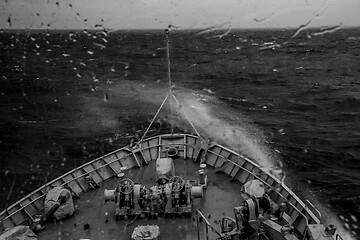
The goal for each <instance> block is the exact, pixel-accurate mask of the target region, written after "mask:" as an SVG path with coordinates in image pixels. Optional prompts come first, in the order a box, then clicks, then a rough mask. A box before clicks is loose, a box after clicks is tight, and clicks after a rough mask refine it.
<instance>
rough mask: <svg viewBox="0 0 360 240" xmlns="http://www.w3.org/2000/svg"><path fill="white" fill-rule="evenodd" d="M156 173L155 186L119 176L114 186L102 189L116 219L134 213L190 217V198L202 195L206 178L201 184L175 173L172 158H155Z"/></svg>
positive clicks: (142, 215) (151, 215) (154, 216)
mask: <svg viewBox="0 0 360 240" xmlns="http://www.w3.org/2000/svg"><path fill="white" fill-rule="evenodd" d="M203 171H204V170H203ZM156 173H157V181H156V182H157V185H153V186H145V185H142V184H140V183H134V181H133V180H131V179H130V178H122V179H121V181H120V182H119V184H118V186H117V187H116V188H115V189H113V190H107V189H106V190H105V191H104V198H105V202H107V201H112V202H115V203H116V220H120V219H127V218H134V217H135V216H141V217H147V218H156V217H158V216H159V215H164V216H165V217H171V216H177V215H178V216H187V217H190V216H191V212H192V204H193V199H195V198H202V197H203V185H204V184H205V180H204V182H203V183H202V184H200V183H194V182H192V181H190V180H184V179H183V178H182V177H180V176H176V175H175V171H174V163H173V160H172V159H171V158H159V159H157V161H156ZM203 175H205V173H204V174H203ZM205 177H206V176H203V178H204V179H205Z"/></svg>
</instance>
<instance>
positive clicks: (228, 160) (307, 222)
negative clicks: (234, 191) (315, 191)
mask: <svg viewBox="0 0 360 240" xmlns="http://www.w3.org/2000/svg"><path fill="white" fill-rule="evenodd" d="M208 152H211V153H213V154H216V153H215V152H212V151H210V150H208ZM238 156H239V157H241V158H243V159H244V160H246V161H248V162H251V163H252V161H251V160H249V159H248V158H246V157H245V156H242V155H238ZM220 157H222V156H220ZM223 159H224V160H225V161H227V162H230V163H232V164H234V165H235V166H237V167H239V168H240V169H242V170H244V171H246V172H248V173H249V174H251V175H252V176H253V177H254V178H256V179H258V180H259V181H260V182H262V183H264V184H265V185H267V186H268V187H269V188H270V189H272V190H273V191H274V192H276V193H277V194H278V195H279V196H280V197H281V198H283V199H284V200H285V201H286V202H287V204H289V205H290V206H291V207H292V208H293V209H294V210H295V211H297V212H298V213H299V214H300V215H301V216H302V217H303V218H304V220H305V222H306V226H308V225H309V220H308V218H307V217H306V216H305V214H304V213H303V212H301V210H300V209H298V208H297V207H296V206H295V205H294V204H292V203H290V202H289V201H288V200H287V198H286V197H284V196H283V195H282V194H281V193H280V192H279V191H278V190H276V189H274V188H273V187H272V186H271V185H270V184H269V183H267V182H266V181H264V180H263V179H261V178H260V177H259V176H257V175H256V174H255V173H253V172H252V171H250V170H248V169H246V168H245V167H243V166H241V165H240V164H237V163H235V162H234V161H232V160H230V159H225V158H223ZM253 165H255V164H253ZM274 179H275V178H274Z"/></svg>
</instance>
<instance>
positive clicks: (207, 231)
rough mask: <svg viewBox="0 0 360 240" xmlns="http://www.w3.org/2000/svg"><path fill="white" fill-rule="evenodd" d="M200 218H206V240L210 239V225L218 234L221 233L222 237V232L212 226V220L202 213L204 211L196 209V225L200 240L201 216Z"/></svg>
mask: <svg viewBox="0 0 360 240" xmlns="http://www.w3.org/2000/svg"><path fill="white" fill-rule="evenodd" d="M198 215H200V218H202V219H204V221H205V223H206V229H205V231H206V240H209V227H210V229H211V230H212V231H214V232H215V233H216V234H217V235H219V237H221V234H220V233H219V232H218V231H217V230H216V229H215V228H214V227H213V226H211V224H210V222H209V221H208V220H207V218H206V217H205V216H204V214H202V212H200V210H199V209H196V227H197V236H198V240H200V230H199V216H198Z"/></svg>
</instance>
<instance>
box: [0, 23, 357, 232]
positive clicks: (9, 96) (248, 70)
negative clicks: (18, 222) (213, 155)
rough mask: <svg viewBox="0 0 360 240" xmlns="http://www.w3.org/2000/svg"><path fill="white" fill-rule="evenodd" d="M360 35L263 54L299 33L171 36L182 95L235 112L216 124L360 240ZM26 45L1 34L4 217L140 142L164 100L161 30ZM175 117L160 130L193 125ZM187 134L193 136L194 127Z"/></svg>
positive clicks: (41, 38)
mask: <svg viewBox="0 0 360 240" xmlns="http://www.w3.org/2000/svg"><path fill="white" fill-rule="evenodd" d="M358 32H359V31H357V30H351V29H349V30H342V31H339V32H336V33H333V34H331V35H325V36H319V37H314V38H312V39H305V38H303V39H301V38H299V39H295V40H293V42H292V43H289V44H286V45H283V46H282V47H280V48H279V47H276V48H275V50H271V49H267V50H264V51H260V50H259V49H260V46H259V45H261V44H262V43H263V42H268V41H273V40H274V39H275V41H276V42H280V43H283V42H285V41H286V40H287V39H288V38H289V36H290V35H291V34H292V32H290V31H289V32H286V31H285V32H284V31H264V32H255V31H247V32H241V31H239V32H232V33H231V34H229V35H227V36H225V37H223V38H221V39H220V38H212V36H211V35H196V34H195V33H192V32H186V33H176V34H174V35H173V36H172V51H171V55H172V59H171V60H172V77H173V82H174V84H175V89H177V90H178V91H181V92H182V93H184V92H185V93H186V94H189V96H192V97H194V98H195V99H198V101H199V102H200V103H201V104H204V105H206V106H207V107H208V109H210V110H213V109H229V111H227V110H226V111H223V112H221V111H217V112H215V113H213V112H212V113H211V114H214V115H215V116H216V117H217V118H218V119H219V120H222V121H223V122H226V123H229V125H230V126H237V127H238V128H237V129H241V130H243V132H244V134H245V133H248V138H249V139H252V140H256V141H255V142H256V145H255V147H254V148H253V149H252V150H250V152H249V154H254V152H253V151H260V153H261V154H260V155H261V157H269V156H270V158H271V159H272V164H274V165H275V166H277V165H281V164H279V163H277V159H278V158H281V159H282V163H283V167H284V169H285V172H286V178H285V181H286V182H289V186H290V187H291V188H292V190H293V191H294V192H296V193H299V195H300V196H305V197H307V198H312V199H318V200H319V202H323V203H324V206H325V207H329V208H331V209H332V210H333V211H334V212H335V214H336V215H338V216H340V217H341V218H343V219H344V220H345V222H346V221H347V222H350V223H348V225H346V224H345V227H346V226H349V227H348V228H349V229H350V230H355V231H356V229H354V228H353V226H352V225H351V223H354V221H355V220H356V218H357V219H359V214H360V210H359V206H360V202H359V201H360V199H359V195H360V192H359V189H360V188H359V184H360V179H359V177H358V176H360V174H359V171H360V170H359V169H360V168H359V158H360V152H359V150H358V149H359V128H358V123H359V117H360V116H359V106H360V99H359V94H358V93H359V90H360V87H359V81H358V80H357V79H359V75H360V68H359V65H358V64H356V63H357V61H358V60H357V58H358V56H359V54H360V52H359V49H360V48H359V44H360V42H359V41H358V40H356V39H357V38H356V37H359V36H357V35H356V34H359V33H358ZM94 34H95V33H91V35H92V36H93V35H94ZM30 35H31V38H29V32H26V33H25V32H10V33H9V32H5V33H2V34H1V40H2V47H1V56H2V57H1V61H2V63H1V66H0V68H1V72H2V78H1V81H0V84H1V88H0V89H1V95H0V97H1V101H0V108H1V130H0V131H1V132H0V138H1V139H0V140H1V145H0V148H1V149H0V150H1V161H0V167H1V169H2V173H1V179H0V183H1V196H0V197H1V200H0V202H1V203H2V206H1V209H3V208H4V207H5V206H7V205H8V204H9V203H12V202H15V201H16V200H17V199H18V198H20V197H22V196H24V195H25V194H26V193H29V192H30V191H31V190H34V189H35V188H37V187H39V186H40V185H42V184H44V183H45V182H47V181H50V180H51V179H53V178H54V177H56V176H59V175H60V174H61V173H64V172H66V171H68V170H70V169H72V168H74V167H75V166H79V165H81V164H83V163H84V162H86V161H88V160H90V159H93V158H95V157H97V156H100V155H102V154H104V153H107V152H110V151H112V150H115V149H117V148H119V147H121V146H124V145H127V144H129V143H130V141H132V139H136V138H139V137H141V134H142V133H143V132H144V130H145V128H146V126H147V124H148V123H149V120H150V119H151V117H152V116H153V114H154V113H155V112H156V109H157V107H158V105H159V103H161V100H162V99H163V97H164V96H165V93H166V77H167V75H166V70H167V69H166V58H165V52H164V51H163V50H162V49H158V48H161V47H162V46H164V41H163V33H162V32H161V31H159V32H151V33H145V32H117V33H116V34H108V36H107V43H106V42H103V43H101V42H100V41H101V40H100V38H97V39H94V38H92V37H88V36H86V35H85V34H84V33H82V32H78V33H77V32H75V35H73V36H72V37H70V32H63V31H58V32H51V33H50V34H49V35H48V36H46V32H31V33H30ZM11 36H13V37H11ZM33 39H34V40H33ZM73 39H76V40H77V41H76V42H74V41H73ZM65 40H66V41H65ZM46 41H48V42H49V43H47V42H46ZM94 43H101V44H102V45H104V46H105V48H100V47H99V46H98V45H96V44H94ZM11 44H13V45H11ZM37 53H38V54H37ZM180 95H181V94H180ZM194 107H196V106H194ZM230 110H231V112H230ZM169 112H170V111H169V109H167V110H165V112H162V113H161V115H160V118H159V120H157V121H156V122H155V126H156V128H157V129H160V131H162V132H167V131H168V130H169V128H170V126H169V124H168V122H171V121H173V122H174V123H175V128H176V129H179V127H180V126H182V125H184V124H185V123H186V121H184V118H183V117H182V118H180V119H177V118H175V119H173V118H171V117H169V116H168V114H169ZM228 115H231V116H230V117H229V116H228ZM235 116H239V118H241V119H237V118H236V117H235ZM198 124H201V123H200V122H199V123H198ZM204 124H206V123H204ZM220 127H221V126H219V128H220ZM200 128H201V126H200ZM180 129H182V130H185V131H191V128H190V127H189V126H188V125H186V127H185V129H183V128H180ZM203 130H206V128H203ZM154 133H157V130H155V129H152V130H151V131H150V133H149V134H150V135H151V134H154ZM208 135H210V136H208V137H210V138H212V140H214V141H216V140H217V138H221V135H220V136H219V134H216V135H213V136H211V134H210V133H208ZM229 138H230V137H226V138H225V139H224V138H223V139H222V140H231V139H229ZM220 140H221V139H220ZM264 146H265V147H264ZM269 149H270V150H269ZM298 182H299V183H300V184H297V183H298ZM354 219H355V220H354Z"/></svg>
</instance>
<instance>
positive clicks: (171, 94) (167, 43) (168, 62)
mask: <svg viewBox="0 0 360 240" xmlns="http://www.w3.org/2000/svg"><path fill="white" fill-rule="evenodd" d="M170 29H171V25H169V27H168V28H167V29H165V40H166V59H167V73H168V81H169V96H170V101H169V103H170V111H171V117H173V116H174V110H173V92H172V81H171V68H170V66H171V65H170V38H169V35H170ZM170 124H171V134H173V133H174V126H173V120H171V119H170Z"/></svg>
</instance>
